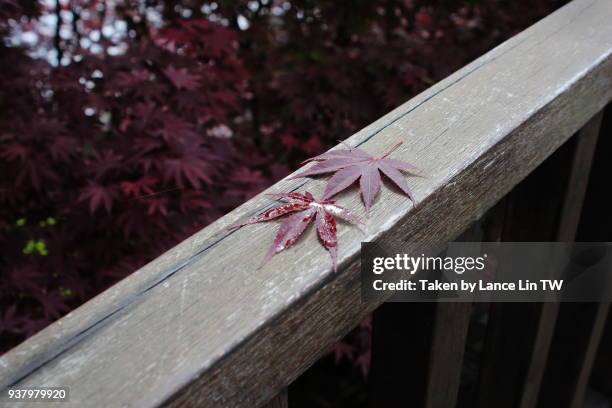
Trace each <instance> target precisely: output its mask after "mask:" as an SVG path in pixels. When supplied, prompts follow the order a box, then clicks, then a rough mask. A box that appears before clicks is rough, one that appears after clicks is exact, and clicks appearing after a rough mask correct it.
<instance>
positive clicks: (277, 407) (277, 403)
mask: <svg viewBox="0 0 612 408" xmlns="http://www.w3.org/2000/svg"><path fill="white" fill-rule="evenodd" d="M288 407H289V398H288V392H287V389H286V388H285V389H284V390H283V391H281V392H280V393H279V394H278V395H277V396H276V397H274V398H272V399H271V400H270V401H269V402H268V403H267V404H266V405H264V406H263V407H262V408H288Z"/></svg>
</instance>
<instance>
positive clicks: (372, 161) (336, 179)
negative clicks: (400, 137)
mask: <svg viewBox="0 0 612 408" xmlns="http://www.w3.org/2000/svg"><path fill="white" fill-rule="evenodd" d="M400 145H401V142H400V143H398V144H396V145H395V146H393V147H392V148H391V149H389V151H388V152H387V153H385V154H384V155H382V156H381V157H373V156H370V155H369V154H368V153H366V152H365V151H363V150H361V149H357V148H349V149H340V150H331V151H329V152H326V153H323V154H321V155H319V156H316V157H313V158H311V159H308V160H306V162H309V161H316V162H317V163H316V164H315V165H314V166H312V167H311V168H310V169H308V170H306V171H303V172H301V173H298V174H296V175H295V176H292V177H290V178H289V179H293V178H298V177H306V176H314V175H318V174H324V173H332V172H335V174H334V175H333V176H332V177H331V178H330V179H329V181H328V183H327V186H326V187H325V192H324V193H323V199H324V200H325V199H329V198H331V197H333V196H334V195H336V194H338V193H339V192H340V191H342V190H344V189H346V188H348V187H349V186H351V185H352V184H353V183H354V182H356V181H357V179H359V185H360V189H361V197H362V199H363V203H364V205H365V207H366V211H369V210H370V207H371V206H372V203H373V202H374V198H375V197H376V195H377V194H378V192H379V191H380V185H381V177H380V173H381V172H382V173H383V174H384V175H385V176H386V177H388V178H389V180H391V181H392V182H393V183H394V184H395V185H396V186H397V187H399V189H400V190H401V191H402V192H404V194H406V195H407V196H408V197H409V198H410V199H411V200H412V201H414V195H413V194H412V191H410V188H409V187H408V184H407V183H406V180H405V179H404V175H403V174H402V173H401V172H402V171H403V172H406V173H410V174H414V175H419V174H420V170H419V169H417V168H416V167H415V166H413V165H412V164H410V163H406V162H403V161H401V160H395V159H388V158H387V156H389V155H390V154H391V153H392V152H393V151H394V150H395V149H397V148H398V147H399V146H400Z"/></svg>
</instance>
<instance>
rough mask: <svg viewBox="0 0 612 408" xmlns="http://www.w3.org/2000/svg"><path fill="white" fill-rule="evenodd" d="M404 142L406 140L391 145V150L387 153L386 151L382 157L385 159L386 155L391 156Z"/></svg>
mask: <svg viewBox="0 0 612 408" xmlns="http://www.w3.org/2000/svg"><path fill="white" fill-rule="evenodd" d="M402 143H404V142H397V143H396V144H394V145H393V147H391V149H389V150H388V151H387V153H385V154H384V155H383V156H382V157H381V159H384V158H385V157H387V156H389V155H390V154H391V153H393V152H394V151H396V150H397V148H398V147H400V146H401V145H402Z"/></svg>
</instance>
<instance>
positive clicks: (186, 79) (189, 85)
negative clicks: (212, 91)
mask: <svg viewBox="0 0 612 408" xmlns="http://www.w3.org/2000/svg"><path fill="white" fill-rule="evenodd" d="M164 74H166V76H167V77H168V79H169V80H170V81H171V82H172V84H174V86H175V87H176V88H177V89H187V90H189V91H195V90H197V89H198V87H199V86H200V83H199V78H198V77H197V76H196V75H192V74H190V73H189V71H188V70H187V68H174V67H173V66H172V65H170V66H169V67H168V68H166V69H165V70H164Z"/></svg>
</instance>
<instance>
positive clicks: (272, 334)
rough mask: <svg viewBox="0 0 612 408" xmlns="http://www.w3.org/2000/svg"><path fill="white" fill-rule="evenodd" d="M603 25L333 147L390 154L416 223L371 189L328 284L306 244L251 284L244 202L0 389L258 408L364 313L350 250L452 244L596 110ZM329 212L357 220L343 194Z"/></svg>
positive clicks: (512, 58)
mask: <svg viewBox="0 0 612 408" xmlns="http://www.w3.org/2000/svg"><path fill="white" fill-rule="evenodd" d="M611 20H612V2H610V1H608V0H576V1H574V2H572V3H570V4H569V5H567V6H566V7H564V8H562V9H560V10H559V11H557V12H556V13H554V14H553V15H551V16H549V17H547V18H545V19H544V20H542V21H541V22H540V23H538V24H536V25H535V26H533V27H531V28H529V29H527V30H526V31H524V32H523V33H521V34H519V35H517V36H516V37H514V38H512V39H511V40H509V41H507V42H506V43H504V44H502V45H501V46H499V47H497V48H496V49H494V50H493V51H491V52H489V53H488V54H486V55H484V56H483V57H481V58H479V59H477V60H476V61H474V62H473V63H471V64H469V65H467V66H466V67H464V68H463V69H461V70H459V71H458V72H456V73H455V74H453V75H451V76H450V77H448V78H447V79H445V80H443V81H441V82H440V83H438V84H436V85H435V86H433V87H432V88H430V89H429V90H427V91H425V92H424V93H422V94H420V95H418V96H417V97H415V98H414V99H412V100H410V101H409V102H407V103H406V104H404V105H402V106H400V107H399V108H397V109H396V110H394V111H392V112H390V113H389V114H387V115H386V116H384V117H383V118H381V119H379V120H378V121H376V122H374V123H373V124H371V125H370V126H368V127H366V128H364V129H363V130H361V131H360V132H358V133H357V134H355V135H353V136H352V137H350V138H349V139H347V143H348V144H350V145H353V146H357V145H359V146H361V147H362V148H364V149H365V150H367V151H368V152H370V153H374V154H376V153H380V152H383V151H384V150H385V149H387V148H388V147H389V146H391V145H393V144H394V143H395V142H397V141H403V142H404V144H403V145H402V147H401V148H400V149H398V150H397V151H396V152H395V153H394V154H393V157H394V158H398V159H404V160H407V161H409V162H412V163H415V164H416V165H417V166H419V167H420V168H422V169H423V170H424V171H425V173H426V174H427V177H424V178H410V180H409V184H410V185H411V187H412V188H413V190H414V192H415V196H416V198H417V201H418V205H417V206H416V207H414V206H413V205H412V204H411V203H410V202H409V201H408V200H406V199H405V197H403V196H401V195H399V194H397V193H396V192H395V191H394V190H391V189H389V188H388V185H387V186H386V187H385V188H384V189H383V191H382V192H381V194H380V196H379V197H378V200H377V202H376V204H375V205H374V207H373V208H372V210H371V212H370V215H369V218H368V219H367V228H366V232H365V234H361V233H360V232H359V231H358V230H357V229H355V228H349V227H348V226H340V229H339V242H340V248H339V258H338V260H339V272H338V273H333V272H332V271H331V263H330V260H329V258H328V255H327V253H326V252H325V251H324V250H323V249H322V248H321V247H320V246H319V245H318V243H317V242H316V238H315V236H314V235H313V234H312V231H311V232H310V234H307V237H305V239H302V240H301V241H300V242H299V243H298V244H297V245H296V246H295V248H293V249H291V250H289V251H286V252H285V253H281V254H279V255H278V256H276V257H274V258H273V259H272V260H271V261H270V262H269V263H268V264H266V265H265V266H264V267H263V268H260V269H258V266H259V264H260V260H261V259H262V258H263V255H264V254H265V252H266V250H267V247H268V245H270V243H271V242H272V239H273V234H274V231H275V228H272V226H271V225H254V226H249V227H244V228H241V229H239V230H237V231H235V232H228V231H227V230H226V226H228V225H230V224H232V223H234V222H236V221H237V220H239V219H243V218H244V217H246V216H248V215H251V214H255V213H258V212H261V211H262V210H263V209H265V208H267V207H269V206H270V205H271V201H270V200H269V199H268V198H267V197H265V196H264V195H259V196H257V197H255V198H254V199H252V200H250V201H249V202H247V203H245V204H244V205H242V206H241V207H239V208H238V209H236V210H235V211H233V212H231V213H230V214H228V215H227V216H225V217H223V218H221V219H220V220H218V221H217V222H215V223H214V224H212V225H211V226H209V227H207V228H205V229H203V230H202V231H200V232H199V233H197V234H196V235H194V236H193V237H191V238H189V239H188V240H186V241H184V242H183V243H181V244H180V245H178V246H177V247H175V248H174V249H172V250H170V251H169V252H167V253H166V254H164V255H163V256H161V257H160V258H158V259H157V260H155V261H153V262H152V263H150V264H148V265H147V266H145V267H144V268H142V269H140V270H139V271H137V272H136V273H135V274H133V275H132V276H130V277H128V278H126V279H125V280H124V281H122V282H120V283H119V284H117V285H115V286H113V287H112V288H110V289H109V290H107V291H105V292H104V293H102V294H101V295H100V296H98V297H96V298H95V299H93V300H92V301H90V302H88V303H86V304H85V305H83V306H82V307H80V308H79V309H77V310H75V311H74V312H72V313H70V314H69V315H67V316H65V317H64V318H62V319H60V320H59V321H58V322H56V323H55V324H53V325H51V326H50V327H49V328H47V329H45V330H43V331H42V332H41V333H39V334H37V335H36V336H34V337H32V338H31V339H29V340H27V341H26V342H24V343H23V344H21V345H20V346H18V347H16V348H15V349H14V350H12V351H11V352H9V353H7V354H5V355H4V356H2V357H1V358H0V386H1V387H0V388H3V387H6V386H10V385H19V386H48V387H51V386H68V387H70V389H71V391H70V401H69V402H68V403H67V405H68V406H78V407H88V406H105V407H116V406H134V407H151V406H158V405H160V404H163V403H168V404H169V405H171V406H193V405H198V406H202V407H253V406H258V405H261V404H262V403H265V402H267V401H269V400H270V399H271V398H272V397H273V396H275V395H276V394H277V393H278V392H279V391H280V390H281V389H282V388H284V387H285V386H286V385H287V384H288V383H290V382H291V381H292V380H293V379H294V378H296V376H297V375H299V374H300V373H301V372H302V371H303V370H305V369H306V368H307V367H308V366H310V365H311V364H312V363H313V362H314V361H315V360H316V359H317V358H318V357H320V356H321V355H322V354H323V353H325V352H326V351H327V350H328V348H329V347H330V346H331V344H333V342H334V341H336V340H337V339H338V338H340V337H341V336H342V335H344V334H345V333H346V332H348V330H350V329H351V328H352V327H353V326H354V325H355V324H356V323H357V322H358V321H359V320H360V319H361V318H362V317H363V316H364V315H365V314H367V313H368V312H370V311H371V310H372V309H373V308H374V307H376V306H377V305H376V304H363V303H361V300H360V290H359V277H358V276H359V273H358V266H359V260H358V256H359V250H360V242H361V241H364V240H368V241H378V242H381V243H383V244H384V243H385V242H393V241H394V240H398V239H402V240H404V239H405V240H411V241H419V240H421V241H426V242H436V241H438V242H440V241H448V240H452V239H453V238H454V237H456V236H457V235H458V234H459V233H460V232H461V231H462V230H464V229H465V227H466V226H468V225H469V224H471V223H472V222H473V221H474V220H475V219H477V218H478V217H479V215H480V214H482V213H483V212H484V211H486V210H487V209H488V208H489V207H491V206H492V205H493V204H494V203H495V202H496V201H497V200H498V199H499V198H500V197H502V196H503V195H504V194H505V193H507V192H508V191H509V190H510V189H511V188H512V187H513V186H514V185H515V184H516V183H518V182H519V181H520V180H521V179H522V178H524V177H525V176H526V175H527V174H528V173H529V172H530V171H532V170H533V169H534V168H535V167H536V166H537V165H538V164H539V163H540V162H542V161H543V160H544V159H545V158H546V157H547V156H548V155H549V154H551V153H552V152H553V151H554V150H555V149H557V148H558V147H559V146H560V145H561V144H562V143H563V142H564V141H565V140H567V139H568V138H569V137H570V136H571V135H572V134H573V133H574V132H575V131H576V130H578V129H579V128H580V127H581V126H582V125H583V124H584V123H586V121H587V120H588V119H589V118H590V117H591V116H593V115H594V114H595V113H596V112H598V111H599V110H600V109H601V108H602V107H603V106H605V104H606V103H607V102H608V101H610V99H611V97H612V58H611V51H612V25H610V24H609V21H611ZM324 184H325V183H324V181H323V180H291V181H288V180H283V181H281V182H279V183H277V184H276V185H274V186H273V187H272V188H271V189H270V190H268V192H270V191H275V192H278V191H288V190H303V189H304V188H307V189H308V190H309V191H311V192H312V193H314V194H320V193H321V192H322V190H323V187H324ZM340 202H341V203H342V204H343V205H345V206H347V207H349V208H352V209H355V210H357V211H360V209H361V203H360V202H359V198H358V194H356V193H355V191H352V192H350V193H348V194H344V195H343V196H341V197H340ZM16 406H19V404H16Z"/></svg>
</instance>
